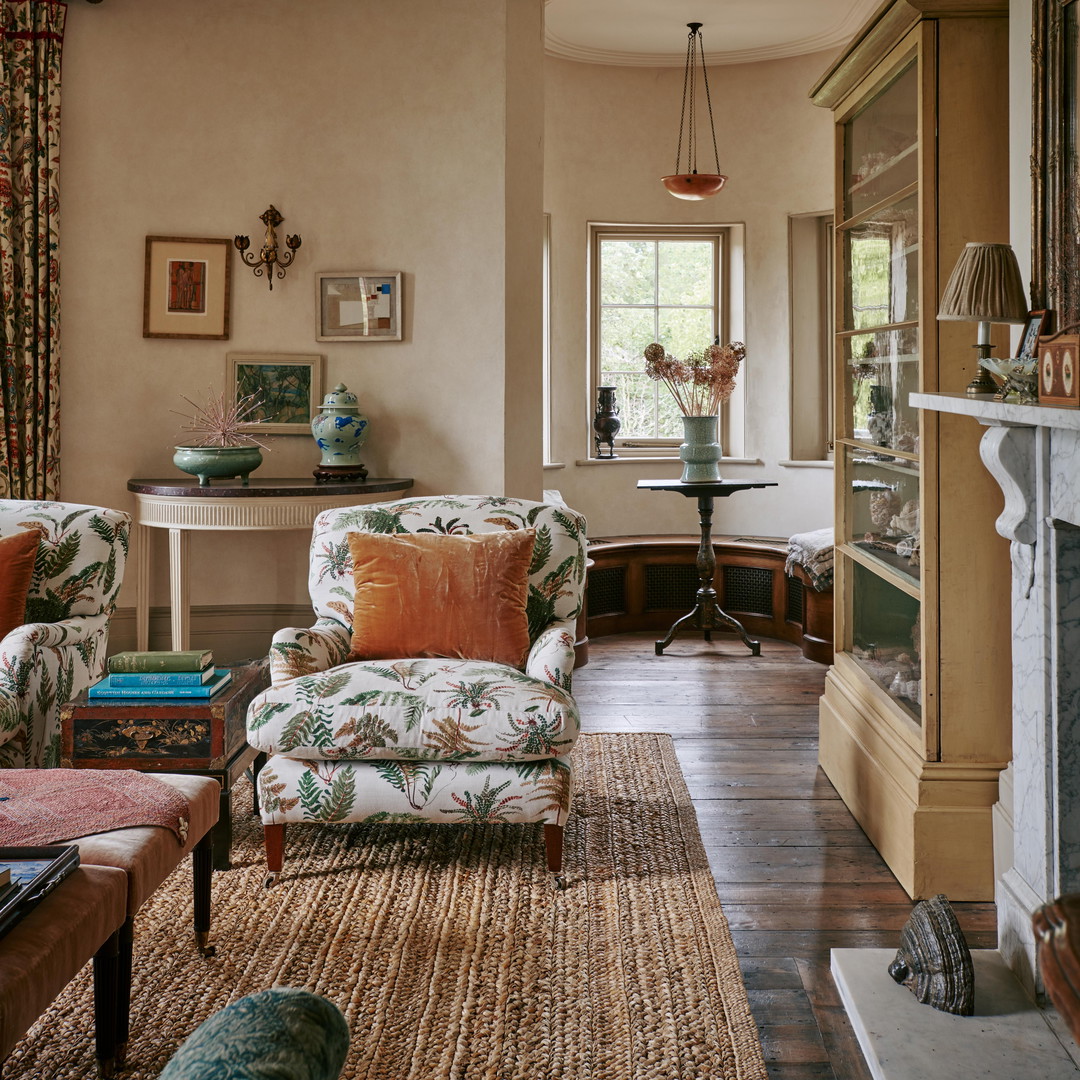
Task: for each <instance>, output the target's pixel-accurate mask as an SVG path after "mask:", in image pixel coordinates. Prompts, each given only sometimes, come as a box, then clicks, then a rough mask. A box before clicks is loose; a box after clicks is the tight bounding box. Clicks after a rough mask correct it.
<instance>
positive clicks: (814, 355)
mask: <svg viewBox="0 0 1080 1080" xmlns="http://www.w3.org/2000/svg"><path fill="white" fill-rule="evenodd" d="M834 256H835V237H834V230H833V215H832V214H831V213H825V212H819V213H813V214H791V215H789V217H788V278H789V289H788V296H789V317H790V333H789V341H790V345H791V351H790V375H791V378H790V384H789V385H790V388H791V399H790V402H789V410H788V415H789V421H790V447H791V449H790V460H791V461H792V462H818V463H822V462H828V461H831V460H832V456H833V455H832V450H833V445H832V444H833V430H834V427H833V417H834V411H835V405H834V386H833V374H832V373H833V364H832V352H833V340H834V334H833V324H834V317H833V276H834V265H835V258H834Z"/></svg>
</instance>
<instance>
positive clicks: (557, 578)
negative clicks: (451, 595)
mask: <svg viewBox="0 0 1080 1080" xmlns="http://www.w3.org/2000/svg"><path fill="white" fill-rule="evenodd" d="M526 528H531V529H535V530H536V538H535V543H534V546H533V555H532V563H531V565H530V567H529V596H528V606H527V617H528V622H529V639H530V642H531V648H530V651H529V653H528V656H527V659H526V662H525V665H524V669H523V670H519V669H517V668H513V667H508V666H505V665H502V664H497V663H493V662H489V661H475V660H449V659H417V658H413V657H408V656H403V657H400V658H398V659H388V660H367V661H356V662H346V657H347V656H348V654H349V652H350V642H351V636H352V630H353V627H352V622H353V600H354V582H353V568H352V558H351V555H350V551H349V545H348V540H347V535H348V533H350V532H365V531H366V532H376V533H453V534H467V533H481V532H493V531H495V530H499V529H526ZM585 550H586V538H585V520H584V518H582V517H581V516H580V515H579V514H577V513H575V512H574V511H573V510H569V509H567V508H566V507H565V506H554V505H549V504H546V503H540V502H529V501H525V500H520V499H509V498H494V497H485V496H454V497H450V496H446V497H440V498H419V499H402V500H399V501H397V502H390V503H382V504H379V505H377V506H364V507H355V508H347V509H336V510H327V511H325V512H324V513H322V514H321V515H320V516H319V517H318V518H317V519H316V521H315V527H314V533H313V537H312V544H311V563H310V569H309V581H308V584H309V589H310V593H311V600H312V606H313V607H314V609H315V614H316V616H317V621H316V623H315V625H314V626H312V627H310V628H309V629H303V630H301V629H288V630H281V631H279V632H278V633H277V634H275V635H274V639H273V644H272V646H271V650H270V665H271V687H270V689H269V690H267V691H266V692H265V693H263V694H261V695H260V696H259V697H257V698H256V699H255V700H254V701H253V702H252V704H251V706H250V707H249V709H248V720H247V725H248V741H249V742H250V743H251V745H252V746H254V747H257V748H258V749H259V750H261V751H264V752H265V753H266V754H267V755H268V760H267V762H266V764H265V766H264V767H263V768H262V770H261V771H260V773H259V780H258V785H259V792H258V793H259V804H260V808H261V813H262V820H263V825H264V832H265V840H266V857H267V869H268V876H267V884H272V883H273V882H274V881H275V880H276V878H277V875H278V873H279V872H280V871H281V869H282V863H283V857H284V855H283V852H284V840H285V825H286V823H289V822H296V823H299V822H347V821H348V822H372V823H374V822H417V823H420V822H438V823H444V824H445V823H459V824H473V823H477V824H488V823H495V822H501V823H508V824H528V823H541V824H543V825H544V839H545V846H546V850H547V863H548V867H549V869H551V870H552V871H553V872H555V873H558V872H559V871H560V869H561V866H562V835H563V827H564V825H565V823H566V818H567V814H568V813H569V811H570V775H571V760H570V751H571V749H572V747H573V745H574V742H575V741H576V739H577V735H578V731H579V722H578V713H577V707H576V705H575V704H574V700H573V698H572V697H571V693H570V679H571V671H572V669H573V666H574V624H575V619H576V616H577V614H578V611H579V610H580V608H581V604H582V600H583V595H584V588H585ZM437 603H438V597H432V604H437ZM423 617H424V613H423V612H417V618H418V619H422V618H423Z"/></svg>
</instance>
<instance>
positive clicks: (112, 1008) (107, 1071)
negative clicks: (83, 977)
mask: <svg viewBox="0 0 1080 1080" xmlns="http://www.w3.org/2000/svg"><path fill="white" fill-rule="evenodd" d="M119 974H120V931H119V930H117V931H116V932H115V933H114V934H112V935H111V936H110V937H109V939H108V941H106V942H105V944H104V945H102V946H101V948H100V949H98V951H97V952H96V953H94V1029H95V1030H94V1045H95V1052H96V1055H97V1065H98V1073H99V1075H100V1076H102V1077H103V1078H104V1080H109V1078H110V1077H112V1076H115V1075H116V1035H117V1015H118V1012H119V1005H120V984H119ZM124 1011H126V1009H125V1010H124Z"/></svg>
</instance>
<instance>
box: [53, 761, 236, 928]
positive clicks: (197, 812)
mask: <svg viewBox="0 0 1080 1080" xmlns="http://www.w3.org/2000/svg"><path fill="white" fill-rule="evenodd" d="M154 779H155V780H160V781H162V783H165V784H168V785H169V786H170V787H173V788H176V790H177V791H179V792H180V794H182V795H183V796H184V797H185V798H186V799H187V800H188V805H189V806H190V807H191V818H190V822H189V824H188V833H187V840H186V842H185V843H184V844H183V846H181V845H180V844H179V843H177V840H176V837H175V836H174V835H173V834H172V833H171V832H170V831H169V830H168V829H163V828H161V827H160V826H158V825H139V826H136V827H135V828H131V829H111V830H109V831H108V832H99V833H93V834H92V835H90V836H81V837H79V838H78V839H77V840H76V841H74V842H75V843H76V844H78V845H79V861H80V862H81V863H82V864H83V865H91V866H115V867H117V868H118V869H120V870H124V871H126V873H127V876H128V897H127V911H128V914H129V915H134V914H135V913H136V912H137V911H138V910H139V908H141V907H142V906H143V904H144V903H146V901H147V899H149V897H150V894H151V893H152V892H153V891H154V890H155V889H156V888H157V887H158V886H159V885H160V884H161V883H162V882H163V881H164V880H165V878H166V877H168V876H169V874H171V873H172V871H173V870H175V869H176V867H177V866H178V865H179V864H180V862H181V861H182V860H183V859H184V857H185V856H186V855H187V854H188V852H189V851H191V849H192V848H193V847H194V846H195V845H196V844H197V843H198V842H199V841H200V840H201V839H202V838H203V837H204V836H205V835H206V834H207V833H208V832H209V831H210V829H211V828H213V826H214V825H215V824H216V823H217V819H218V814H219V812H220V806H221V785H220V784H219V783H218V782H217V780H214V779H213V778H212V777H208V776H183V775H180V774H178V773H162V774H158V775H155V777H154Z"/></svg>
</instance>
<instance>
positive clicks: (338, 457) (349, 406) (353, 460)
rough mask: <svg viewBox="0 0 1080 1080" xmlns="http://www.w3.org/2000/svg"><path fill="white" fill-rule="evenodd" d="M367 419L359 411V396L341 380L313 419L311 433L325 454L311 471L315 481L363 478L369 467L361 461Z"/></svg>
mask: <svg viewBox="0 0 1080 1080" xmlns="http://www.w3.org/2000/svg"><path fill="white" fill-rule="evenodd" d="M367 429H368V418H367V417H366V416H364V414H363V413H361V412H360V409H359V406H358V403H357V398H356V395H355V394H354V393H352V392H351V391H350V390H349V388H348V387H347V386H346V385H345V384H344V383H338V384H337V386H335V387H334V389H333V390H331V391H330V393H329V394H327V395H326V397H324V398H323V402H322V408H320V409H319V411H318V413H316V414H315V419H314V420H312V421H311V434H312V435H313V436H314V437H315V443H316V445H317V446H318V447H319V450H320V452H321V453H322V458H321V459H320V461H319V464H318V466H317V467H316V468H315V469H313V470H312V474H313V475H314V477H315V480H316V482H318V483H324V482H326V481H328V480H363V479H364V478H365V477H366V476H367V469H365V468H364V466H363V465H362V464H361V462H360V447H361V446H363V445H364V440H365V439H366V438H367Z"/></svg>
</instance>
